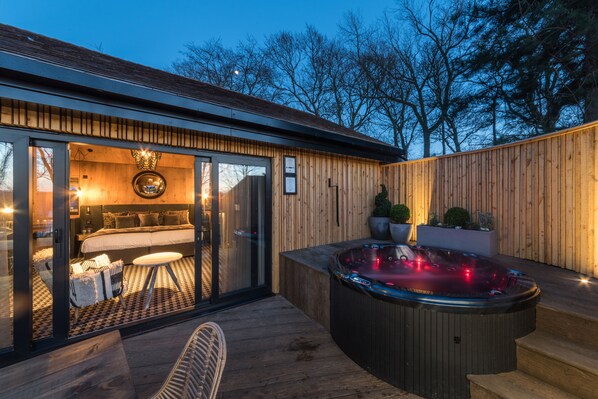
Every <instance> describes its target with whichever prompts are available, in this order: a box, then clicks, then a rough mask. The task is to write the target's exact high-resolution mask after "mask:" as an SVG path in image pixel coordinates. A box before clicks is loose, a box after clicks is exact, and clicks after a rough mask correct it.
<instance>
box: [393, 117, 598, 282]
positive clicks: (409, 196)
mask: <svg viewBox="0 0 598 399" xmlns="http://www.w3.org/2000/svg"><path fill="white" fill-rule="evenodd" d="M597 131H598V123H592V124H588V125H584V126H581V127H579V128H575V129H569V130H565V131H562V132H557V133H554V134H550V135H546V136H542V137H538V138H534V139H530V140H526V141H520V142H517V143H513V144H509V145H504V146H500V147H492V148H488V149H484V150H479V151H472V152H466V153H460V154H453V155H447V156H442V157H436V158H428V159H423V160H417V161H410V162H403V163H399V164H392V165H385V166H383V167H382V180H383V182H384V183H385V184H386V185H387V186H388V188H389V192H390V193H391V194H390V199H391V201H392V202H393V203H404V204H407V206H409V208H411V210H412V217H411V222H412V223H414V224H416V225H417V224H421V223H426V222H427V220H428V216H429V214H430V212H436V213H437V214H438V215H439V216H440V218H441V219H442V217H443V215H444V212H445V211H446V210H447V209H448V208H450V207H452V206H461V207H463V208H465V209H467V210H468V211H469V212H470V213H471V214H472V216H473V217H474V219H475V218H476V215H477V212H490V213H492V214H493V215H494V218H495V225H496V229H497V230H498V233H499V252H500V253H501V254H504V255H510V256H516V257H518V258H523V259H530V260H534V261H537V262H542V263H548V264H551V265H556V266H560V267H562V268H567V269H570V270H575V271H577V272H579V273H583V274H587V275H589V276H594V277H598V243H597V239H598V236H597V234H598V215H597V212H598V190H597V187H596V184H597V180H596V179H597V177H598V159H597V156H596V154H597V151H598V143H597V140H596V139H597V137H596V136H597Z"/></svg>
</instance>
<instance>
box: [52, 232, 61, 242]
mask: <svg viewBox="0 0 598 399" xmlns="http://www.w3.org/2000/svg"><path fill="white" fill-rule="evenodd" d="M53 235H54V243H55V244H60V243H62V229H54V232H53Z"/></svg>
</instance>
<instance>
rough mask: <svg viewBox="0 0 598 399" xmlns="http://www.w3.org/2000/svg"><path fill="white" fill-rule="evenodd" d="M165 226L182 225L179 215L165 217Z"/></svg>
mask: <svg viewBox="0 0 598 399" xmlns="http://www.w3.org/2000/svg"><path fill="white" fill-rule="evenodd" d="M162 224H163V225H164V226H176V225H178V224H181V219H180V216H179V215H164V223H162Z"/></svg>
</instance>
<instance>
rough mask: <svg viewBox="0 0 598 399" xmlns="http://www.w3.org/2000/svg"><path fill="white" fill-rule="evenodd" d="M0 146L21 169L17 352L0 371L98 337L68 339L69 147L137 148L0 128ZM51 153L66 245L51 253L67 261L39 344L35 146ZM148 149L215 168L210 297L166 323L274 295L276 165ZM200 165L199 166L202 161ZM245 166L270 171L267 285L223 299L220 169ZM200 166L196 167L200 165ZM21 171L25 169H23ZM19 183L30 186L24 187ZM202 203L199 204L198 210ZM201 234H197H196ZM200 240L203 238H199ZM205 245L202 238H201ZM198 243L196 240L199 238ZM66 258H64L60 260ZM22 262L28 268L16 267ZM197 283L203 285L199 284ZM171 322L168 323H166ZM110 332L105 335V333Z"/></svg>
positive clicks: (17, 174) (129, 328)
mask: <svg viewBox="0 0 598 399" xmlns="http://www.w3.org/2000/svg"><path fill="white" fill-rule="evenodd" d="M0 140H2V141H5V142H9V143H12V144H13V146H14V147H13V148H14V153H13V164H14V165H19V166H20V167H18V168H17V167H15V168H14V173H13V179H14V182H15V184H14V194H13V196H14V209H15V212H14V214H13V223H14V229H13V240H14V245H13V254H14V275H13V291H14V298H15V301H14V303H13V307H14V311H15V312H14V319H13V348H12V349H13V350H12V351H9V352H3V353H2V354H0V367H2V365H5V364H9V363H12V362H14V360H16V359H19V358H23V357H28V356H31V355H34V354H36V353H39V352H40V351H44V350H48V349H51V348H54V347H59V346H64V345H65V344H67V343H68V342H76V341H79V340H81V339H85V338H88V337H90V336H93V335H94V334H93V333H91V334H85V335H82V336H77V337H74V338H73V337H70V338H69V336H68V332H69V328H70V326H69V323H70V303H69V280H68V278H69V277H68V274H69V273H68V262H69V258H68V256H69V241H68V233H69V229H70V227H71V226H70V218H69V210H68V194H69V192H68V189H69V166H70V161H69V155H68V144H69V143H71V142H76V143H85V144H92V145H101V146H111V147H115V148H125V149H134V148H136V147H137V146H138V143H135V142H120V141H118V142H115V141H113V140H108V139H105V138H96V137H85V136H73V135H68V134H65V135H56V134H52V133H47V132H43V131H39V130H35V129H28V128H15V127H10V126H0ZM33 145H36V146H45V147H52V148H54V149H55V151H56V153H55V156H54V162H55V165H54V170H55V176H54V194H53V204H54V212H53V213H54V219H53V223H54V226H53V227H54V229H62V231H61V234H62V241H61V242H58V243H56V242H55V243H53V248H54V250H55V253H56V254H58V255H57V256H64V257H65V259H56V258H54V265H55V268H54V270H53V272H54V279H53V291H54V295H53V304H54V305H53V315H52V317H53V334H52V337H51V338H44V339H40V340H38V341H36V342H35V343H34V342H33V340H32V337H33V296H32V294H33V286H32V285H33V281H32V276H33V274H32V263H31V262H32V255H33V254H32V249H33V242H32V234H33V233H32V226H31V222H32V212H31V211H32V204H31V199H32V193H31V176H32V172H33V171H32V146H33ZM147 146H148V148H150V149H155V150H157V151H164V152H170V153H172V154H180V155H192V156H195V157H196V160H197V159H201V160H204V161H207V162H210V163H211V165H212V173H211V181H212V187H211V194H212V198H211V206H212V220H211V221H212V229H213V230H212V232H211V234H212V237H211V238H212V240H211V241H212V256H213V260H214V261H213V262H212V273H213V276H212V289H213V291H212V296H211V297H210V299H209V300H204V301H202V300H201V294H199V295H196V300H195V311H190V312H185V313H184V314H180V313H179V314H177V313H175V314H173V316H172V317H171V318H170V319H169V320H168V321H166V322H165V323H169V322H174V321H181V320H184V319H186V318H189V317H195V316H197V315H200V314H203V313H204V312H205V310H206V309H213V310H217V309H220V308H222V307H226V306H229V304H236V303H242V302H243V301H246V300H252V299H255V298H258V297H265V296H268V295H271V293H272V166H271V165H272V159H271V158H268V157H256V156H245V155H236V154H232V153H220V152H215V151H210V150H202V149H192V148H174V147H171V146H164V145H159V144H156V145H153V144H148V145H147ZM200 162H201V161H200ZM220 162H223V163H242V162H250V163H252V164H256V165H259V166H264V167H266V183H265V187H266V195H265V199H266V204H265V205H266V212H265V232H264V233H265V236H266V242H265V244H266V249H265V281H264V285H262V286H259V287H257V288H248V289H244V290H240V291H236V292H231V293H227V294H224V295H219V286H218V267H219V265H218V245H219V233H220V225H219V220H218V190H219V186H218V170H219V163H220ZM196 164H197V161H196ZM21 166H22V167H21ZM19 182H26V183H25V184H22V183H19ZM194 189H195V193H196V194H197V193H198V192H199V194H200V195H201V191H200V190H198V189H199V187H198V185H197V183H196V186H195V188H194ZM198 202H199V204H198ZM198 208H199V209H200V210H201V201H197V199H196V203H195V210H196V217H198V215H199V217H201V212H200V213H197V210H198ZM196 234H197V229H196ZM200 237H201V235H200ZM200 239H201V238H200ZM196 243H197V237H196ZM61 254H62V255H61ZM23 262H25V263H26V264H27V267H23V266H18V265H22V264H23ZM198 269H199V270H198ZM195 273H196V288H195V289H196V293H197V292H198V291H199V292H201V276H199V277H200V279H199V280H197V275H198V273H199V274H200V275H201V267H199V268H197V267H196V271H195ZM198 282H199V284H198ZM168 317H169V316H166V317H165V318H166V319H168ZM162 324H164V323H161V322H160V320H159V319H157V320H147V321H146V320H142V321H141V322H140V323H133V324H130V325H123V326H119V327H117V328H118V329H121V330H123V329H124V330H125V333H135V332H139V331H143V330H145V329H147V328H152V327H154V326H159V325H162ZM103 332H106V331H105V330H102V333H103Z"/></svg>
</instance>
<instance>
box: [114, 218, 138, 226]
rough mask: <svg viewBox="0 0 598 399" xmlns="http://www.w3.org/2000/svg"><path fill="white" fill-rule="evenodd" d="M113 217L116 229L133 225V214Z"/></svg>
mask: <svg viewBox="0 0 598 399" xmlns="http://www.w3.org/2000/svg"><path fill="white" fill-rule="evenodd" d="M115 219H116V228H117V229H128V228H131V227H135V219H136V218H135V215H129V216H117V217H116V218H115Z"/></svg>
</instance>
